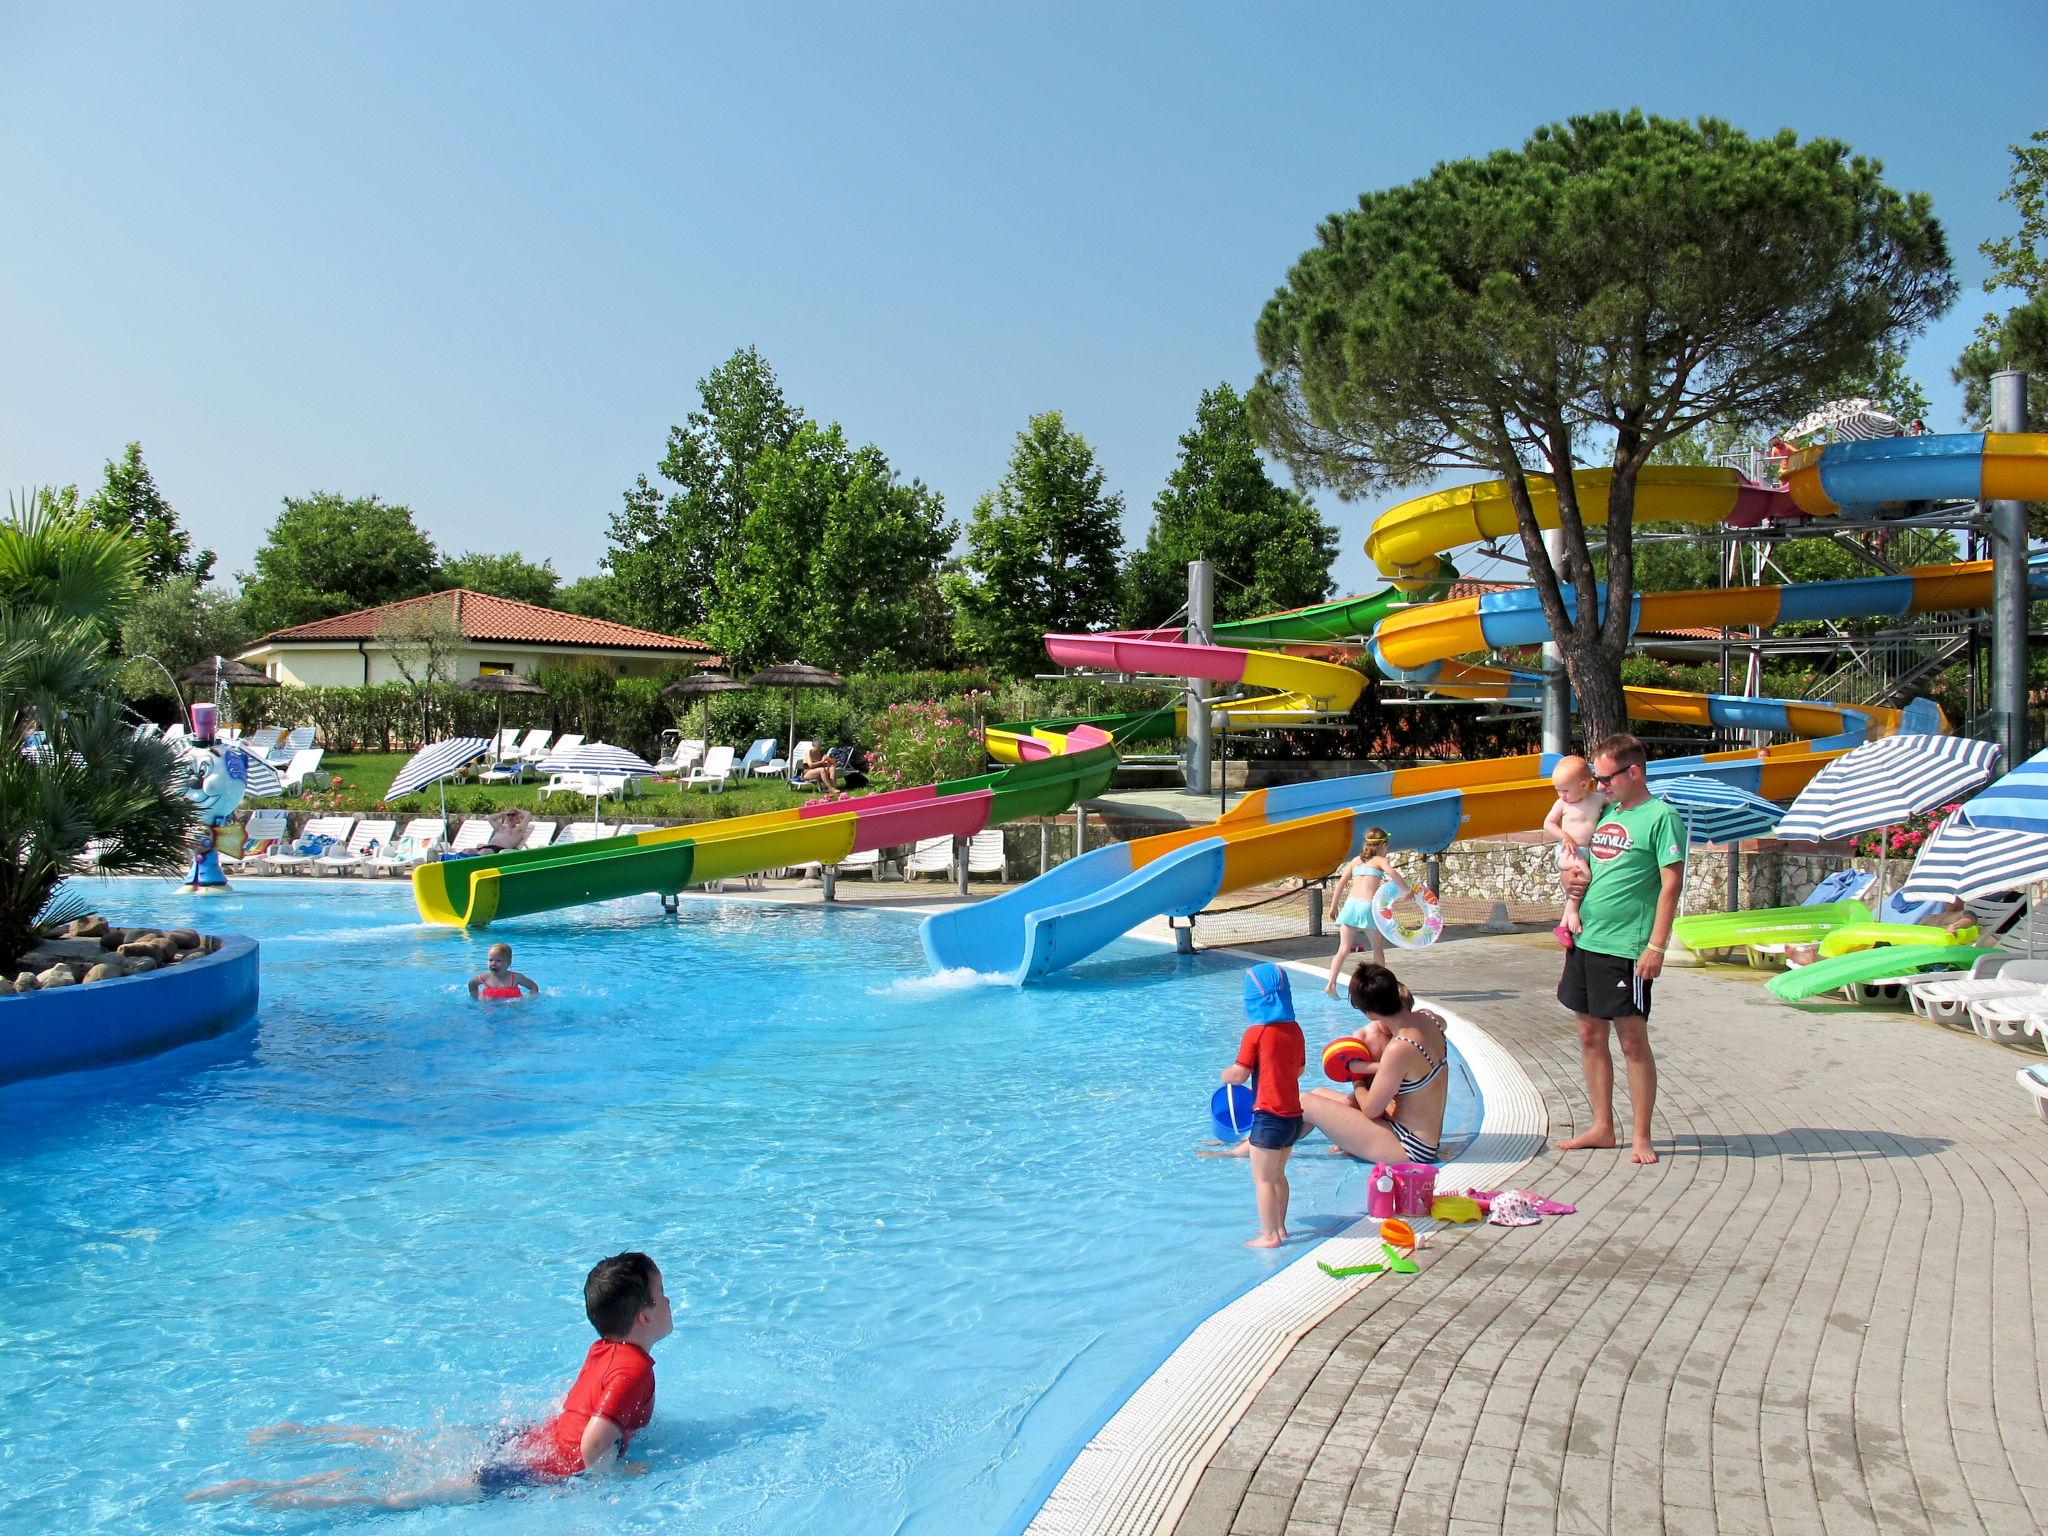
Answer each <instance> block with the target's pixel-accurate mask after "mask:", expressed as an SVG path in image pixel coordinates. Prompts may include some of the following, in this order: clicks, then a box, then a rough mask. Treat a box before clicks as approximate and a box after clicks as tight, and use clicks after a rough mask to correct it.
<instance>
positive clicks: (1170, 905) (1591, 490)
mask: <svg viewBox="0 0 2048 1536" xmlns="http://www.w3.org/2000/svg"><path fill="white" fill-rule="evenodd" d="M1609 480H1610V476H1609V475H1608V474H1607V473H1605V472H1602V471H1590V472H1586V473H1584V474H1581V475H1578V476H1575V477H1574V484H1575V489H1576V491H1577V495H1578V501H1579V506H1580V516H1581V518H1582V520H1583V521H1584V522H1585V523H1586V524H1587V525H1589V526H1598V525H1600V524H1602V523H1604V522H1605V519H1606V511H1607V505H1606V502H1607V491H1608V484H1609ZM1979 497H1984V498H2000V497H2010V498H2017V499H2023V500H2039V499H2043V498H2048V435H2044V434H1983V433H1972V434H1958V435H1953V436H1948V437H1937V438H1929V437H1920V438H1900V439H1889V440H1881V441H1876V442H1860V443H1847V444H1840V445H1835V446H1832V447H1828V448H1825V449H1812V450H1807V451H1806V452H1805V453H1802V454H1800V455H1798V456H1796V457H1795V458H1794V459H1793V460H1792V462H1791V463H1790V465H1788V472H1787V489H1784V490H1774V489H1770V488H1766V487H1762V486H1756V485H1751V484H1749V483H1748V482H1746V481H1744V480H1742V479H1741V478H1740V477H1739V476H1737V475H1736V474H1735V473H1734V472H1733V471H1729V470H1717V469H1695V468H1653V469H1649V470H1646V471H1644V473H1643V476H1642V478H1641V480H1640V481H1639V482H1638V487H1637V498H1636V512H1635V516H1636V520H1637V521H1638V522H1641V523H1655V522H1680V523H1714V522H1726V523H1728V524H1731V525H1733V526H1738V527H1750V526H1757V525H1760V524H1763V523H1766V522H1789V521H1793V520H1796V519H1799V518H1802V517H1826V516H1831V515H1834V514H1836V513H1837V512H1840V511H1842V510H1845V509H1854V510H1856V511H1859V512H1869V511H1881V510H1882V509H1884V508H1886V507H1889V506H1892V505H1894V504H1897V503H1912V502H1918V501H1926V500H1945V499H1956V500H1969V499H1976V498H1979ZM1535 499H1536V513H1537V519H1538V521H1539V523H1540V524H1542V525H1543V526H1545V527H1555V526H1557V519H1558V510H1557V499H1556V496H1555V494H1554V493H1552V494H1549V495H1543V494H1539V495H1538V496H1537V497H1536V498H1535ZM1516 528H1517V525H1516V521H1515V517H1514V511H1513V505H1512V502H1511V501H1510V499H1509V494H1508V488H1507V486H1506V484H1505V482H1498V481H1496V482H1488V483H1484V484H1480V485H1473V486H1464V487H1460V488H1458V489H1456V490H1452V491H1446V492H1442V493H1439V494H1437V495H1433V496H1426V497H1421V498H1418V499H1417V500H1415V501H1411V502H1408V503H1405V504H1403V505H1402V506H1399V507H1395V508H1393V509H1391V510H1390V511H1388V512H1387V513H1385V514H1384V515H1383V516H1382V517H1381V518H1380V519H1379V521H1378V523H1377V524H1376V525H1375V527H1374V530H1373V534H1372V537H1371V538H1370V539H1369V540H1368V542H1367V545H1366V550H1367V553H1368V554H1369V555H1370V556H1371V557H1372V559H1373V561H1374V563H1375V564H1376V565H1377V566H1378V567H1379V569H1380V571H1381V573H1382V574H1383V575H1386V576H1388V577H1391V578H1393V580H1394V582H1395V585H1396V587H1397V588H1403V587H1405V588H1409V589H1413V590H1414V591H1416V592H1417V593H1419V592H1421V591H1422V590H1424V589H1426V588H1428V587H1430V586H1431V585H1433V584H1435V583H1436V582H1438V581H1440V580H1441V570H1442V567H1441V564H1440V557H1441V556H1442V554H1443V553H1444V552H1445V551H1447V550H1451V549H1455V548H1457V547H1458V546H1460V545H1464V544H1470V543H1475V542H1479V541H1482V540H1490V539H1495V538H1502V537H1505V536H1506V535H1508V534H1510V533H1513V532H1515V531H1516ZM2034 570H2035V574H2036V582H2037V590H2039V591H2041V592H2043V594H2044V595H2048V568H2044V566H2043V565H2041V564H2040V563H2037V564H2036V566H2035V567H2034ZM1990 587H1991V575H1990V562H1988V561H1980V562H1971V563H1968V564H1964V565H1956V566H1939V567H1928V568H1924V569H1920V570H1915V571H1908V572H1904V573H1902V574H1900V575H1897V576H1880V577H1872V578H1864V579H1857V580H1852V581H1843V582H1821V583H1808V584H1802V585H1792V586H1783V587H1758V588H1746V589H1732V590H1731V589H1722V590H1716V591H1713V592H1705V593H1669V594H1652V595H1647V596H1644V595H1638V596H1636V597H1634V598H1633V599H1632V619H1633V623H1634V627H1635V630H1636V631H1637V632H1640V631H1641V630H1642V629H1644V628H1649V629H1653V630H1655V629H1669V628H1674V627H1682V626H1686V625H1690V624H1699V623H1712V624H1714V625H1716V626H1720V625H1724V624H1748V623H1756V624H1772V623H1779V622H1786V621H1791V620H1795V619H1823V618H1825V619H1847V618H1860V617H1888V618H1904V617H1908V616H1910V615H1913V614H1919V613H1931V612H1937V611H1943V610H1950V609H1969V608H1981V607H1984V606H1986V605H1987V604H1988V603H1989V601H1990V595H1991V592H1990ZM1601 601H1603V602H1604V601H1605V595H1604V593H1603V594H1602V597H1601ZM1384 606H1385V611H1384V613H1383V615H1382V617H1381V618H1380V620H1379V623H1378V625H1377V627H1376V629H1375V632H1374V655H1375V658H1376V660H1378V662H1379V663H1380V664H1381V666H1382V667H1384V668H1385V669H1386V670H1387V671H1388V672H1389V673H1390V675H1392V676H1395V677H1398V678H1402V679H1405V680H1412V681H1416V682H1421V683H1425V684H1427V685H1428V686H1429V687H1430V688H1432V689H1433V690H1434V691H1437V692H1440V693H1443V694H1446V695H1448V696H1452V697H1483V698H1510V699H1526V700H1529V701H1531V702H1533V701H1534V700H1535V698H1536V697H1538V696H1539V695H1538V694H1537V693H1536V692H1535V690H1536V689H1538V688H1540V679H1537V678H1535V677H1534V676H1533V675H1531V674H1517V673H1513V672H1509V671H1505V670H1501V669H1496V668H1484V667H1475V666H1470V665H1467V664H1465V663H1462V662H1459V661H1457V660H1456V659H1455V658H1456V657H1458V656H1460V655H1464V654H1469V653H1472V652H1475V651H1480V650H1486V649H1493V648H1497V647H1501V646H1515V645H1529V644H1536V643H1540V642H1541V641H1543V640H1546V639H1548V638H1549V629H1548V625H1547V624H1546V623H1545V621H1544V619H1543V615H1542V610H1541V608H1540V606H1538V604H1537V602H1536V599H1535V594H1534V593H1533V592H1509V593H1499V594H1492V595H1488V596H1485V597H1480V598H1476V599H1461V600H1457V601H1452V602H1435V603H1429V602H1424V603H1420V604H1417V605H1415V606H1410V607H1400V606H1396V605H1395V604H1394V603H1392V602H1391V601H1387V602H1386V603H1385V605H1384ZM1261 638H1264V639H1268V640H1273V641H1286V640H1290V639H1296V638H1325V637H1324V636H1297V635H1293V634H1289V633H1288V632H1287V629H1286V626H1285V624H1284V623H1282V624H1281V625H1280V626H1279V627H1278V628H1277V629H1273V630H1269V632H1268V633H1266V634H1265V635H1263V636H1261ZM1162 644H1164V642H1161V641H1158V640H1156V639H1151V638H1146V639H1143V640H1133V639H1132V638H1131V637H1126V636H1049V637H1048V638H1047V647H1048V649H1049V650H1051V652H1052V654H1053V656H1054V658H1055V659H1057V660H1061V661H1064V662H1067V663H1068V664H1070V665H1094V666H1107V667H1109V668H1111V669H1112V670H1116V671H1135V670H1151V671H1157V672H1163V673H1172V674H1174V675H1178V676H1194V677H1201V676H1204V675H1211V676H1214V675H1215V674H1219V673H1220V674H1223V675H1222V676H1221V677H1219V678H1218V679H1217V680H1223V681H1230V680H1233V678H1232V677H1231V676H1230V675H1229V669H1230V668H1231V667H1237V668H1238V671H1237V674H1236V676H1237V677H1241V678H1243V679H1245V680H1248V681H1257V679H1256V678H1255V677H1254V675H1253V673H1252V671H1251V670H1250V664H1247V663H1240V662H1237V661H1236V660H1235V659H1232V660H1231V661H1229V662H1227V663H1224V662H1218V663H1208V662H1205V661H1204V660H1203V659H1201V658H1202V653H1203V652H1204V651H1207V650H1211V649H1216V648H1209V647H1199V646H1181V647H1178V648H1171V647H1169V649H1173V650H1174V651H1175V654H1174V655H1172V656H1169V655H1167V654H1165V653H1164V652H1162V651H1158V650H1151V649H1146V650H1133V649H1129V647H1132V646H1139V645H1142V646H1147V647H1151V646H1160V645H1162ZM1291 659H1293V660H1296V661H1299V660H1301V658H1291ZM1627 703H1628V709H1629V713H1630V715H1631V716H1632V717H1633V718H1636V719H1643V720H1650V721H1656V722H1671V723H1682V724H1692V725H1714V726H1732V727H1737V728H1742V729H1757V730H1768V731H1777V732H1785V733H1789V734H1792V735H1796V736H1802V737H1806V738H1808V739H1807V740H1804V741H1797V742H1792V743H1788V744H1785V745H1780V746H1774V747H1766V748H1762V749H1756V750H1752V751H1744V752H1722V753H1710V754H1707V755H1705V756H1703V757H1688V758H1676V759H1661V760H1659V761H1658V762H1657V763H1655V764H1652V765H1651V770H1650V771H1651V773H1652V775H1653V776H1662V775H1665V774H1678V773H1694V774H1704V775H1707V776H1710V777H1716V778H1720V779H1722V780H1724V781H1726V782H1729V783H1732V784H1735V785H1737V786H1739V787H1741V788H1744V789H1748V790H1751V791H1752V792H1754V793H1757V794H1760V795H1763V796H1764V797H1766V798H1768V799H1787V798H1790V797H1791V796H1792V795H1795V794H1797V793H1798V791H1799V790H1800V789H1801V788H1803V787H1804V786H1805V784H1806V782H1807V780H1808V779H1810V778H1811V777H1812V776H1813V775H1814V774H1815V773H1817V772H1819V770H1820V769H1821V767H1823V766H1824V765H1825V764H1826V763H1827V762H1829V761H1831V760H1832V759H1833V758H1834V757H1836V756H1838V755H1839V754H1840V753H1841V752H1843V751H1846V750H1848V749H1849V748H1851V747H1854V746H1856V745H1858V744H1860V743H1861V742H1862V741H1864V740H1867V739H1870V738H1871V737H1874V736H1879V735H1885V734H1889V733H1891V732H1895V731H1899V730H1917V731H1940V730H1945V729H1946V728H1947V727H1946V722H1945V721H1943V719H1942V718H1941V714H1940V711H1939V710H1938V709H1936V708H1935V707H1934V706H1933V705H1932V704H1931V703H1929V702H1927V701H1925V700H1916V701H1914V702H1913V703H1911V704H1909V705H1908V706H1907V707H1906V708H1905V709H1903V710H1893V709H1888V708H1881V707H1877V706H1861V705H1859V706H1843V705H1826V704H1814V703H1808V702H1803V701H1798V700H1769V699H1749V698H1740V697H1735V696H1730V695H1701V694H1686V693H1680V692H1677V691H1674V690H1663V689H1634V688H1632V689H1629V690H1627ZM1235 708H1236V706H1235V705H1233V706H1231V709H1232V713H1233V714H1234V713H1235ZM1547 766H1548V764H1547V763H1546V762H1545V761H1544V760H1542V759H1540V758H1538V757H1535V756H1527V757H1518V758H1503V759H1497V760H1495V761H1492V762H1486V763H1472V764H1458V765H1451V766H1441V767H1428V768H1416V769H1404V770H1399V771H1396V772H1393V773H1380V774H1361V775H1355V776H1352V777H1348V778H1341V779H1334V780H1325V781H1321V782H1318V783H1313V784H1301V785H1287V786H1283V787H1280V788H1276V789H1270V790H1264V791H1258V792H1255V793H1254V794H1251V795H1248V796H1246V797H1245V798H1244V799H1243V800H1241V801H1240V802H1239V803H1238V805H1237V806H1236V807H1235V808H1233V810H1232V811H1231V812H1230V813H1229V814H1228V815H1226V816H1225V817H1223V818H1222V819H1221V820H1219V821H1217V822H1215V823H1213V824H1211V825H1208V826H1202V827H1190V828H1187V829H1184V830H1182V831H1178V832H1171V833H1165V834H1162V835H1160V836H1157V837H1150V838H1140V839H1137V840H1135V841H1132V842H1128V843H1118V844H1114V845H1112V846H1109V847H1105V848H1099V849H1096V850H1094V851H1093V852H1090V853H1086V854H1083V855H1082V856H1081V857H1079V858H1077V859H1073V860H1070V861H1069V862H1067V863H1066V864H1062V865H1060V866H1058V867H1057V868H1055V869H1053V870H1050V871H1048V872H1047V873H1046V874H1044V875H1041V876H1040V877H1039V878H1038V879H1036V880H1033V881H1031V882H1030V883H1028V884H1026V885H1024V886H1021V887H1019V888H1017V889H1016V890H1014V891H1010V892H1007V893H1005V894H1004V895H1002V896H999V897H996V898H994V899H992V900H989V901H985V902H982V903H980V904H978V905H976V906H974V907H968V908H957V909H954V910H951V911H947V912H944V913H939V914H936V915H934V916H932V917H930V918H927V919H926V920H925V923H924V926H923V930H922V937H923V941H924V948H925V954H926V957H927V958H928V959H929V960H930V961H931V963H932V964H933V965H934V966H937V967H939V968H942V969H944V968H952V967H966V968H969V969H972V970H975V971H979V972H983V973H992V974H997V975H1001V976H1003V977H1005V978H1006V979H1008V980H1010V981H1012V982H1026V981H1029V980H1031V979H1033V978H1034V977H1039V976H1044V975H1047V974H1049V973H1051V972H1053V971H1056V970H1059V969H1061V968H1063V967H1065V966H1068V965H1071V964H1073V963H1074V962H1075V961H1077V960H1080V959H1082V958H1085V957H1086V956H1087V955H1090V954H1093V953H1094V952H1095V951H1097V950H1098V949H1100V948H1101V947H1102V946H1104V945H1105V944H1108V943H1110V942H1111V941H1112V940H1114V939H1115V938H1117V937H1119V936H1120V935H1122V934H1123V933H1125V932H1128V931H1129V930H1130V929H1131V928H1132V927H1134V926H1135V925H1136V924H1138V923H1140V922H1143V921H1145V920H1146V919H1148V918H1153V917H1160V916H1168V917H1186V916H1192V915H1193V914H1194V913H1197V912H1199V911H1201V910H1203V909H1204V908H1205V907H1207V906H1209V905H1210V904H1211V903H1212V902H1213V901H1214V900H1215V899H1216V898H1217V897H1218V896H1221V895H1224V894H1227V893H1228V892H1230V891H1234V890H1241V889H1245V888H1247V887H1250V886H1254V885H1259V884H1263V883H1265V882H1267V881H1271V880H1275V879H1282V878H1287V877H1294V876H1299V877H1313V876H1318V875H1322V874H1326V873H1328V872H1329V871H1331V870H1332V869H1334V868H1336V867H1337V865H1338V864H1340V863H1341V862H1342V861H1343V860H1344V859H1345V858H1346V857H1348V856H1350V855H1353V854H1355V853H1356V852H1357V851H1358V849H1359V847H1360V846H1361V843H1362V840H1363V835H1364V830H1365V828H1366V827H1367V826H1369V825H1374V824H1377V825H1381V826H1384V827H1386V828H1387V830H1388V832H1389V833H1390V834H1391V836H1392V839H1393V843H1394V846H1395V847H1397V848H1408V849H1423V850H1431V851H1434V850H1437V849H1441V848H1443V847H1445V846H1447V845H1448V844H1450V843H1451V842H1453V841H1456V840H1459V839H1461V838H1472V837H1485V836H1494V835H1498V834H1501V833H1505V832H1516V831H1526V830H1529V829H1531V828H1533V827H1535V826H1538V825H1540V824H1541V822H1542V820H1543V817H1544V816H1545V815H1546V814H1547V813H1548V810H1549V807H1550V805H1551V803H1552V799H1553V796H1552V792H1551V789H1550V786H1549V783H1548V781H1547V779H1546V778H1545V777H1544V773H1545V770H1546V769H1547Z"/></svg>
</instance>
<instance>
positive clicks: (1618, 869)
mask: <svg viewBox="0 0 2048 1536" xmlns="http://www.w3.org/2000/svg"><path fill="white" fill-rule="evenodd" d="M1586 755H1587V757H1588V758H1589V759H1590V760H1591V761H1592V764H1593V782H1594V783H1596V784H1598V785H1599V786H1600V788H1601V789H1603V790H1605V791H1606V792H1607V794H1608V796H1609V797H1610V803H1609V805H1608V807H1607V810H1606V813H1605V814H1604V815H1602V816H1601V818H1600V824H1599V825H1598V826H1597V827H1595V828H1594V829H1593V838H1592V868H1591V869H1590V870H1586V869H1583V868H1573V869H1568V870H1567V871H1566V873H1565V888H1566V889H1567V890H1569V891H1571V892H1572V893H1573V894H1574V895H1579V896H1580V901H1579V918H1580V921H1581V923H1582V924H1583V927H1582V928H1581V931H1580V932H1579V934H1578V936H1577V938H1576V940H1575V941H1574V942H1573V945H1572V947H1571V949H1569V950H1568V951H1566V953H1565V957H1564V975H1563V977H1562V978H1560V979H1559V981H1558V984H1557V1000H1558V1001H1559V1002H1560V1003H1562V1004H1564V1006H1565V1007H1567V1008H1569V1009H1570V1010H1571V1011H1572V1012H1573V1013H1574V1014H1575V1015H1576V1016H1577V1017H1578V1021H1579V1058H1580V1062H1581V1065H1582V1066H1583V1067H1584V1068H1585V1072H1586V1094H1587V1096H1588V1097H1589V1098H1590V1099H1591V1100H1592V1101H1593V1123H1592V1124H1591V1125H1590V1126H1588V1127H1587V1128H1586V1129H1585V1130H1583V1131H1581V1132H1580V1133H1579V1134H1578V1135H1576V1136H1573V1137H1570V1138H1569V1139H1567V1140H1565V1141H1561V1142H1559V1143H1558V1146H1559V1147H1560V1148H1561V1149H1563V1150H1564V1151H1567V1152H1570V1151H1577V1150H1579V1149H1581V1148H1585V1147H1611V1146H1614V1145H1615V1139H1614V1057H1613V1055H1612V1054H1611V1053H1610V1051H1609V1049H1608V1045H1607V1038H1608V1034H1609V1031H1610V1029H1611V1030H1612V1032H1613V1033H1614V1034H1616V1035H1619V1036H1620V1037H1621V1054H1622V1059H1623V1060H1624V1061H1625V1062H1626V1063H1627V1064H1628V1096H1629V1100H1630V1103H1631V1104H1632V1105H1633V1107H1634V1110H1635V1125H1634V1133H1633V1135H1632V1136H1631V1138H1630V1143H1631V1149H1630V1154H1629V1155H1630V1157H1631V1158H1632V1159H1633V1160H1634V1161H1636V1162H1638V1163H1654V1162H1656V1161H1657V1152H1656V1149H1655V1148H1654V1147H1652V1146H1651V1145H1650V1112H1651V1110H1653V1109H1654V1108H1655V1107H1656V1104H1657V1059H1656V1057H1655V1056H1653V1055H1652V1054H1651V1052H1650V987H1651V984H1652V983H1653V982H1655V981H1656V979H1657V975H1658V973H1659V972H1660V971H1662V970H1663V969H1664V946H1665V944H1666V943H1667V942H1669V940H1670V937H1671V923H1672V920H1673V919H1674V918H1676V917H1677V916H1678V888H1679V884H1680V882H1681V880H1682V879H1683V878H1684V873H1685V822H1684V820H1683V818H1681V817H1680V816H1679V814H1678V813H1677V812H1676V811H1674V810H1672V809H1671V807H1670V806H1668V805H1666V804H1665V803H1664V802H1663V801H1662V800H1659V799H1657V798H1656V797H1655V796H1653V795H1652V794H1651V793H1650V787H1649V782H1648V779H1647V778H1646V776H1645V764H1646V762H1647V758H1646V756H1645V754H1644V752H1643V744H1642V743H1641V742H1640V741H1638V740H1636V738H1635V737H1633V736H1627V735H1616V736H1608V737H1605V738H1603V739H1602V740H1600V741H1596V742H1595V743H1593V747H1592V750H1591V751H1589V752H1588V753H1587V754H1586Z"/></svg>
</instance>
